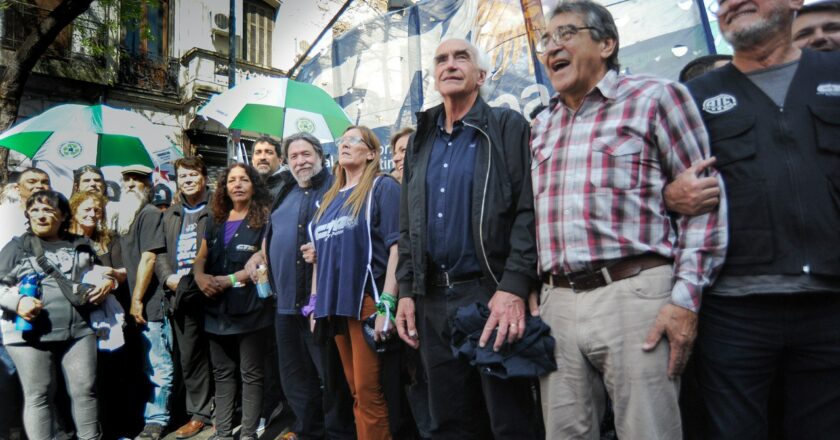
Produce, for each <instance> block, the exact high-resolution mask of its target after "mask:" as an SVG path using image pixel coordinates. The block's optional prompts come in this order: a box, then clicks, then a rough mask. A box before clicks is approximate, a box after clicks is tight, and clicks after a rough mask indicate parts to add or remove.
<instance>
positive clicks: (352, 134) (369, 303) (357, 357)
mask: <svg viewBox="0 0 840 440" xmlns="http://www.w3.org/2000/svg"><path fill="white" fill-rule="evenodd" d="M336 144H337V145H338V153H339V155H338V164H337V165H336V166H335V171H334V174H335V181H334V183H333V185H332V187H330V189H329V190H328V191H327V193H326V194H324V199H323V200H322V201H321V206H320V208H319V209H318V212H317V213H316V214H315V219H314V220H313V221H312V223H311V224H310V226H309V232H310V235H311V236H312V241H313V243H314V245H315V252H316V255H317V258H318V261H317V263H316V264H315V266H314V270H313V272H314V273H313V283H312V295H313V296H314V297H315V301H314V303H315V310H314V313H313V315H312V317H313V318H314V319H315V320H317V321H318V325H319V326H321V328H322V329H323V328H327V329H328V330H327V332H328V334H331V335H334V337H335V342H336V345H337V347H338V351H339V356H340V357H341V363H342V366H343V368H344V375H345V377H346V379H347V383H348V385H349V386H350V391H351V393H352V394H353V397H354V399H355V404H354V406H353V410H354V414H355V417H356V432H357V435H358V438H360V439H373V440H376V439H390V438H391V431H390V427H389V423H388V408H387V406H386V402H385V396H384V393H383V388H382V385H381V383H380V379H379V375H380V371H381V367H382V363H381V360H380V359H379V357H378V355H377V353H376V351H374V348H373V347H372V346H371V345H369V343H368V342H367V341H366V339H365V337H364V329H363V321H364V320H366V319H369V318H370V317H372V316H374V315H376V319H375V336H374V338H375V341H376V343H377V344H378V343H381V342H383V341H384V340H385V339H387V338H389V337H390V334H391V333H392V332H393V329H394V327H393V324H392V322H391V317H392V316H393V315H394V313H395V307H394V306H395V303H396V300H395V298H396V295H397V280H396V276H395V271H396V266H397V239H398V238H399V214H398V211H397V205H398V204H399V185H398V184H397V182H396V181H395V180H394V179H393V178H391V177H389V176H384V175H382V173H381V172H380V169H379V155H380V153H379V149H380V144H379V140H378V139H377V138H376V135H375V134H374V133H373V131H371V130H370V129H369V128H367V127H364V126H351V127H349V128H348V129H347V130H346V131H345V132H344V136H342V137H341V138H340V139H338V140H337V142H336ZM316 333H318V332H316Z"/></svg>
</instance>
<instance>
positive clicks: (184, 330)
mask: <svg viewBox="0 0 840 440" xmlns="http://www.w3.org/2000/svg"><path fill="white" fill-rule="evenodd" d="M172 330H173V331H174V334H175V341H176V343H177V346H178V353H179V355H180V356H179V361H180V364H181V365H180V366H181V374H182V376H183V380H184V388H186V409H187V414H188V415H189V416H190V418H191V419H192V420H199V421H201V422H204V423H208V424H209V423H210V422H211V420H210V418H211V416H212V414H211V403H212V398H213V384H212V382H211V377H210V357H209V356H210V354H209V351H208V342H207V337H206V335H205V334H204V311H203V310H201V308H200V307H194V308H186V309H179V310H178V312H176V313H175V314H174V316H173V317H172Z"/></svg>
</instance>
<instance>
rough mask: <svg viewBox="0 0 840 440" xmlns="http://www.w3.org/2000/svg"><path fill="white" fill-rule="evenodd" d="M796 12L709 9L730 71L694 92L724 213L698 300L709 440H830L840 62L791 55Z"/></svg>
mask: <svg viewBox="0 0 840 440" xmlns="http://www.w3.org/2000/svg"><path fill="white" fill-rule="evenodd" d="M802 3H803V1H802V0H719V1H718V4H719V6H720V9H719V10H718V12H717V16H718V24H719V26H720V30H721V33H722V34H723V36H724V38H726V40H727V41H729V43H730V44H732V47H734V49H735V53H734V58H733V60H732V63H731V64H729V65H727V66H724V67H721V68H719V69H717V70H714V71H712V72H709V73H707V74H706V75H703V76H701V77H699V78H697V79H694V80H692V81H690V82H689V83H688V84H687V86H688V88H689V90H690V91H691V94H692V95H693V97H694V100H695V102H696V103H697V106H698V107H700V109H701V112H700V113H701V115H702V117H703V121H704V123H705V125H706V129H707V130H708V132H709V137H710V139H711V150H712V154H714V155H715V156H716V157H717V163H716V165H715V166H716V168H717V169H718V171H719V172H720V174H721V175H722V177H723V181H724V185H723V186H724V191H725V192H726V197H727V199H728V200H729V213H728V223H729V249H728V252H727V256H726V262H725V264H724V266H723V269H722V271H721V274H720V277H719V278H718V279H717V281H716V282H715V283H714V284H713V285H712V286H711V288H710V289H709V290H708V291H707V292H706V294H705V295H704V296H703V306H702V308H701V309H700V317H699V328H698V338H697V348H696V351H695V353H696V355H697V358H696V361H697V367H698V373H699V381H700V385H701V386H700V389H701V391H702V394H703V401H704V402H705V405H706V407H707V409H708V411H709V415H710V417H709V419H710V426H709V432H708V433H707V435H706V437H705V438H732V439H736V438H737V439H766V438H768V414H767V408H768V397H769V394H770V389H771V384H772V383H773V382H774V381H775V380H778V381H779V382H780V383H782V384H783V385H782V386H783V388H784V390H783V391H784V392H783V393H782V395H783V399H784V405H783V406H784V412H785V414H784V417H783V420H784V425H785V427H784V430H785V437H786V438H788V439H816V438H840V411H838V408H840V386H837V384H838V383H840V331H838V329H840V252H838V249H840V174H838V170H840V53H837V52H816V51H811V50H803V49H799V48H797V47H796V46H794V44H793V41H792V39H791V26H792V25H791V23H792V22H793V19H794V14H795V12H796V11H797V10H798V9H799V8H800V7H802Z"/></svg>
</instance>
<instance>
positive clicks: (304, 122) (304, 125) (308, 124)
mask: <svg viewBox="0 0 840 440" xmlns="http://www.w3.org/2000/svg"><path fill="white" fill-rule="evenodd" d="M297 129H298V130H299V131H302V132H304V133H310V134H312V133H313V132H314V131H315V123H314V122H312V120H311V119H307V118H300V119H298V120H297Z"/></svg>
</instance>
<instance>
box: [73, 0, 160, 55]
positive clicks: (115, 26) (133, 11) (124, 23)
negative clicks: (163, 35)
mask: <svg viewBox="0 0 840 440" xmlns="http://www.w3.org/2000/svg"><path fill="white" fill-rule="evenodd" d="M160 6H161V4H160V0H97V1H95V2H94V3H93V5H91V9H90V10H88V11H87V12H86V13H85V14H83V15H82V16H81V17H80V18H79V19H76V22H75V29H77V31H78V36H79V39H80V41H81V43H82V47H84V49H85V52H87V53H88V54H89V55H91V56H93V57H95V58H101V57H107V58H111V59H115V58H116V56H117V52H118V50H119V44H114V42H115V40H121V39H122V36H123V35H125V33H126V32H133V31H135V30H139V32H140V37H141V38H142V39H144V40H146V41H154V40H155V39H156V38H159V36H157V35H155V34H154V33H153V32H152V30H151V29H150V28H149V26H148V25H147V22H146V21H145V20H143V17H144V15H145V14H146V12H147V11H148V10H149V9H153V8H154V9H156V8H159V7H160ZM115 11H119V14H118V15H117V14H116V12H115ZM82 20H84V23H82Z"/></svg>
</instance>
